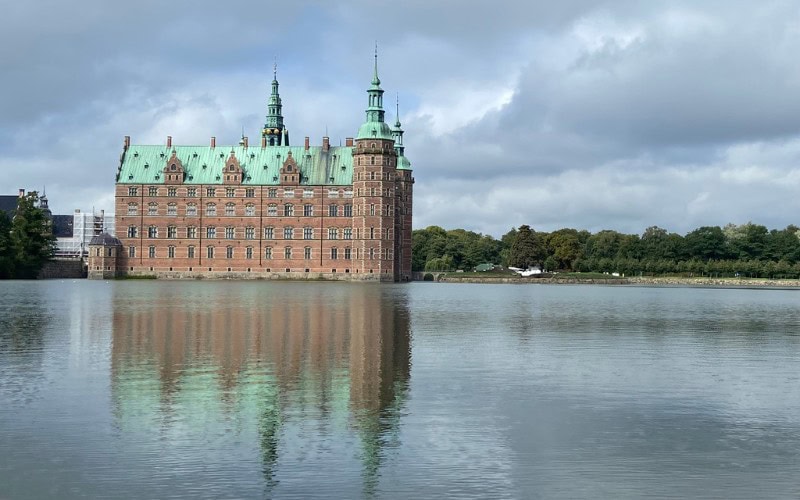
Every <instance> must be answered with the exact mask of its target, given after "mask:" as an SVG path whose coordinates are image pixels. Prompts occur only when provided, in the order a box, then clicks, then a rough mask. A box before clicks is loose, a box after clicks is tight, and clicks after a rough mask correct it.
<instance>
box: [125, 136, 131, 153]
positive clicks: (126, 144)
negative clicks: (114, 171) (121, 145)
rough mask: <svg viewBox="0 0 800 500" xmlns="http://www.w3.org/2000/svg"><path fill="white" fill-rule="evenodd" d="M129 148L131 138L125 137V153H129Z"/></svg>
mask: <svg viewBox="0 0 800 500" xmlns="http://www.w3.org/2000/svg"><path fill="white" fill-rule="evenodd" d="M129 147H131V136H129V135H126V136H125V151H127V150H128V148H129Z"/></svg>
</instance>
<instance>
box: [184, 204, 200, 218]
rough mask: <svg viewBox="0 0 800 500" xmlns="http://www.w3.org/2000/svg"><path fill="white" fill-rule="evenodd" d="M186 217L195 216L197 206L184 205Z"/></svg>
mask: <svg viewBox="0 0 800 500" xmlns="http://www.w3.org/2000/svg"><path fill="white" fill-rule="evenodd" d="M186 215H187V216H189V217H194V216H197V205H196V204H194V203H189V204H188V205H186Z"/></svg>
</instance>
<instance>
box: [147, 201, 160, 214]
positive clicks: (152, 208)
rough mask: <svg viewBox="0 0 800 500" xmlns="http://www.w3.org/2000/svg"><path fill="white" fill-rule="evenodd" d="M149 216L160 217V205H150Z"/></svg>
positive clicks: (148, 207)
mask: <svg viewBox="0 0 800 500" xmlns="http://www.w3.org/2000/svg"><path fill="white" fill-rule="evenodd" d="M147 215H158V203H150V204H148V205H147Z"/></svg>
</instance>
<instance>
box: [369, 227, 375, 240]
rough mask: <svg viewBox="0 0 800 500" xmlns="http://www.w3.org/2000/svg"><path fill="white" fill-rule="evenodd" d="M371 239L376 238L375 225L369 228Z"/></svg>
mask: <svg viewBox="0 0 800 500" xmlns="http://www.w3.org/2000/svg"><path fill="white" fill-rule="evenodd" d="M369 239H371V240H374V239H375V228H374V227H371V228H369Z"/></svg>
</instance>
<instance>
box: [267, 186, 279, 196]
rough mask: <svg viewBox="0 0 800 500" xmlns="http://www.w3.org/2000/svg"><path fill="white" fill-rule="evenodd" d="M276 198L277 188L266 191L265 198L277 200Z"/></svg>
mask: <svg viewBox="0 0 800 500" xmlns="http://www.w3.org/2000/svg"><path fill="white" fill-rule="evenodd" d="M277 197H278V189H277V188H269V189H268V190H267V198H277Z"/></svg>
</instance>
